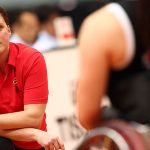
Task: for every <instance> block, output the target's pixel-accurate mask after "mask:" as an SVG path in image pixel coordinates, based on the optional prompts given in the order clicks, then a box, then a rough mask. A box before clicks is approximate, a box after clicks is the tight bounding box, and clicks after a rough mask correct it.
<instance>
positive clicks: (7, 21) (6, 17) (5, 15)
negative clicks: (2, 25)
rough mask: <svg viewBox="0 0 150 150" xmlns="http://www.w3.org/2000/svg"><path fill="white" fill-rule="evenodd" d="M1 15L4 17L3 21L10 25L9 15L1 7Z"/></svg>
mask: <svg viewBox="0 0 150 150" xmlns="http://www.w3.org/2000/svg"><path fill="white" fill-rule="evenodd" d="M0 15H1V16H2V17H3V19H4V20H5V22H6V24H7V25H9V20H8V15H7V12H6V11H5V9H4V8H2V7H1V6H0Z"/></svg>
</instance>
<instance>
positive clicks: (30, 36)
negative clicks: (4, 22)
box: [10, 10, 40, 50]
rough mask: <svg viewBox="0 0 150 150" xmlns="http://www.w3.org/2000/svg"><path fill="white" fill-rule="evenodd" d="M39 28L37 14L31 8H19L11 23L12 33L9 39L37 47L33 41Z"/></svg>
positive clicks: (36, 37) (35, 39)
mask: <svg viewBox="0 0 150 150" xmlns="http://www.w3.org/2000/svg"><path fill="white" fill-rule="evenodd" d="M39 29H40V24H39V20H38V17H37V14H36V13H35V12H34V11H32V10H21V11H20V13H18V16H16V20H15V21H14V23H13V25H12V32H13V33H12V36H11V38H10V41H11V42H15V43H23V44H26V45H29V46H31V47H33V48H36V49H38V47H36V45H35V42H36V41H37V39H38V33H39ZM38 50H40V49H38Z"/></svg>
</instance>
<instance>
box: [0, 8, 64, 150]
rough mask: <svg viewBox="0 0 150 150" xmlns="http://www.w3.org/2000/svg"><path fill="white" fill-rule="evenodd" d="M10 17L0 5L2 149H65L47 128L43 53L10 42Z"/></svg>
mask: <svg viewBox="0 0 150 150" xmlns="http://www.w3.org/2000/svg"><path fill="white" fill-rule="evenodd" d="M10 35H11V31H10V27H9V23H8V17H7V14H6V12H5V10H4V9H3V8H2V7H0V149H1V150H31V149H34V150H44V149H45V150H50V149H55V150H64V145H63V143H62V142H61V141H60V139H59V138H58V137H51V136H50V135H49V134H48V133H47V132H46V121H45V120H46V116H45V108H46V104H47V100H48V79H47V71H46V64H45V60H44V58H43V56H42V55H41V53H40V52H38V51H37V50H35V49H33V48H31V47H28V46H26V45H24V44H15V43H11V42H9V38H10Z"/></svg>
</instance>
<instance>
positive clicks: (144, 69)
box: [107, 0, 150, 123]
mask: <svg viewBox="0 0 150 150" xmlns="http://www.w3.org/2000/svg"><path fill="white" fill-rule="evenodd" d="M119 4H120V5H121V6H122V8H123V9H124V10H125V12H126V13H127V14H128V17H129V19H130V21H131V24H132V26H133V29H134V36H135V42H136V43H135V54H134V56H133V59H132V61H131V62H130V64H129V65H128V66H127V67H125V68H124V69H122V70H119V71H115V70H112V71H111V73H110V80H109V84H108V93H107V94H108V96H109V97H110V100H111V102H112V104H113V106H114V108H116V109H117V110H118V111H119V112H120V114H119V116H120V118H122V119H125V120H128V121H137V122H139V123H150V115H149V114H150V68H149V66H148V65H149V64H148V59H147V60H146V59H145V58H148V57H145V56H148V55H146V54H148V52H149V51H148V49H147V48H146V46H145V45H144V43H143V42H142V41H143V39H142V36H141V35H140V32H139V26H138V18H137V17H136V16H137V1H128V0H125V1H123V0H122V1H120V2H119ZM149 56H150V55H149Z"/></svg>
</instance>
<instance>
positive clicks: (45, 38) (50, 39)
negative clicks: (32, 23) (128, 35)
mask: <svg viewBox="0 0 150 150" xmlns="http://www.w3.org/2000/svg"><path fill="white" fill-rule="evenodd" d="M37 14H38V17H39V20H40V23H41V24H40V26H41V30H40V33H39V39H38V41H37V43H36V45H37V47H39V48H40V49H41V50H43V51H47V50H50V49H54V48H57V47H58V42H57V38H56V35H55V27H54V20H55V19H56V18H57V17H60V16H61V13H60V10H59V9H58V8H57V7H55V6H48V5H42V6H39V7H38V8H37Z"/></svg>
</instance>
